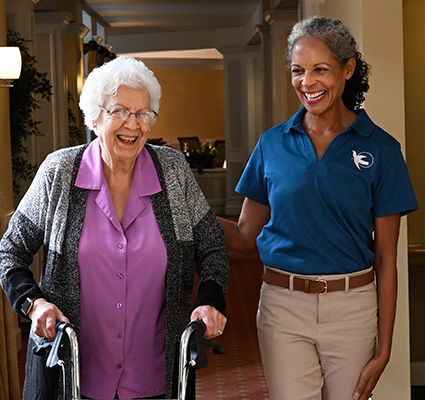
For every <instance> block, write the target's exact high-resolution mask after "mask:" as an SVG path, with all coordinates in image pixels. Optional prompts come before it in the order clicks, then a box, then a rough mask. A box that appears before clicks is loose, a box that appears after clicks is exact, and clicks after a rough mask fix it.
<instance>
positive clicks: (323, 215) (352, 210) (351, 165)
mask: <svg viewBox="0 0 425 400" xmlns="http://www.w3.org/2000/svg"><path fill="white" fill-rule="evenodd" d="M305 113H306V110H305V109H304V108H303V109H301V110H300V111H299V112H298V113H296V114H295V115H294V116H293V117H292V118H291V119H290V120H288V121H286V122H285V123H283V124H280V125H277V126H276V127H274V128H272V129H270V130H268V131H266V132H264V133H263V134H262V135H261V136H260V139H259V141H258V143H257V146H256V147H255V149H254V151H253V153H252V155H251V157H250V159H249V161H248V164H247V166H246V168H245V170H244V172H243V174H242V177H241V179H240V181H239V183H238V185H237V187H236V191H237V192H238V193H240V194H242V195H244V196H246V197H248V198H249V199H252V200H254V201H257V202H259V203H262V204H265V205H269V206H270V207H271V218H270V221H269V223H268V224H267V225H265V226H264V228H263V230H262V232H261V234H260V235H259V236H258V238H257V246H258V249H259V252H260V256H261V260H262V261H263V262H264V263H265V264H266V265H269V266H271V267H275V268H280V269H283V270H285V271H288V272H294V273H301V274H312V275H316V274H317V275H319V274H342V273H351V272H356V271H361V270H364V269H366V268H369V267H371V266H372V265H373V261H374V252H373V231H374V219H375V218H377V217H384V216H388V215H391V214H396V213H401V215H405V214H407V213H409V212H411V211H414V210H416V209H417V208H418V204H417V201H416V198H415V194H414V192H413V188H412V184H411V181H410V178H409V174H408V171H407V167H406V163H405V161H404V158H403V155H402V153H401V150H400V144H399V143H398V142H397V140H395V139H394V138H393V137H392V136H390V135H389V134H388V133H386V132H385V131H383V130H382V129H381V128H379V127H378V126H377V125H375V124H374V123H373V122H372V121H371V119H370V118H369V117H368V115H367V114H366V112H365V111H364V110H360V111H358V112H357V114H358V117H357V119H356V121H355V122H354V123H353V125H352V126H350V127H349V128H348V129H347V130H345V131H344V132H341V133H340V134H339V135H338V136H336V137H335V138H334V139H333V140H332V142H331V143H330V144H329V146H328V148H327V149H326V151H325V153H324V154H323V156H322V158H321V159H320V161H318V160H317V156H316V153H315V150H314V146H313V143H312V142H311V140H310V138H309V137H308V135H307V134H306V132H305V131H304V129H303V127H302V124H301V122H302V118H303V116H304V114H305Z"/></svg>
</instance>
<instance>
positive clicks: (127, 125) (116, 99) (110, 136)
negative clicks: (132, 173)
mask: <svg viewBox="0 0 425 400" xmlns="http://www.w3.org/2000/svg"><path fill="white" fill-rule="evenodd" d="M101 106H102V107H103V108H105V109H106V110H113V109H118V108H124V109H127V110H129V111H130V112H132V113H135V112H137V111H149V110H150V109H151V105H150V98H149V95H148V93H147V92H146V91H145V90H138V89H131V88H128V87H125V86H121V87H119V88H118V90H117V94H116V95H115V96H113V97H111V98H109V99H108V100H106V102H105V103H104V104H101ZM150 125H151V124H150V123H149V122H143V121H142V120H141V119H139V118H136V116H135V115H134V114H132V115H130V117H129V118H128V119H127V120H126V121H123V120H120V119H119V118H118V119H117V118H114V117H113V116H112V115H111V114H108V113H107V112H106V111H103V110H102V111H101V112H100V114H99V118H98V120H97V121H95V126H96V134H97V135H98V137H99V141H100V148H101V153H102V159H103V161H104V162H105V163H107V164H108V165H109V166H111V167H112V166H113V165H114V164H124V163H133V162H135V161H136V158H137V156H138V155H139V154H140V152H141V151H142V149H143V146H144V145H145V143H146V140H147V139H148V135H149V130H150Z"/></svg>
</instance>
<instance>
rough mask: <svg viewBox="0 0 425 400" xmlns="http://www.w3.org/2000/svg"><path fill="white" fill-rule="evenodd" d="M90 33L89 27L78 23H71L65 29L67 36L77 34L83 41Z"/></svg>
mask: <svg viewBox="0 0 425 400" xmlns="http://www.w3.org/2000/svg"><path fill="white" fill-rule="evenodd" d="M89 32H90V29H89V28H87V26H85V25H84V24H78V23H77V22H70V23H69V24H68V25H67V26H66V27H65V33H66V34H67V35H69V34H76V35H78V36H79V37H80V38H81V39H82V38H84V37H85V36H86V35H87V34H88V33H89Z"/></svg>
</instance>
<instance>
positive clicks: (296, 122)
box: [281, 107, 375, 137]
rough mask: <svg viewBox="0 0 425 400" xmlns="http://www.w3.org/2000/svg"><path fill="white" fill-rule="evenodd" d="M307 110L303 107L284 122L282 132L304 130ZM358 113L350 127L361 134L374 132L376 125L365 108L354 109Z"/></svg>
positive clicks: (366, 135) (368, 134)
mask: <svg viewBox="0 0 425 400" xmlns="http://www.w3.org/2000/svg"><path fill="white" fill-rule="evenodd" d="M306 112H307V110H306V109H305V107H303V108H301V109H300V110H299V111H298V112H297V113H295V114H294V115H293V116H292V117H291V118H290V119H288V121H286V122H284V123H283V124H282V127H281V129H282V132H283V133H285V132H286V133H289V132H290V131H291V130H296V131H298V132H304V128H303V126H302V120H303V117H304V115H305V114H306ZM354 112H355V113H356V114H357V118H356V120H355V121H354V123H353V124H352V125H351V126H350V127H349V128H348V129H352V130H354V131H355V132H357V133H358V134H359V135H361V136H364V137H368V136H370V135H371V134H372V131H373V129H374V127H375V124H374V123H373V122H372V120H371V119H370V118H369V116H368V115H367V113H366V111H365V110H364V109H360V110H354Z"/></svg>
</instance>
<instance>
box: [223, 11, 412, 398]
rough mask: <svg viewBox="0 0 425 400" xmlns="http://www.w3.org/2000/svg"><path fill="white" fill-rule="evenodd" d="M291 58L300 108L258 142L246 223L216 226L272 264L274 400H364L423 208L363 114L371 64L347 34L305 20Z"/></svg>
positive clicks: (247, 180) (245, 184)
mask: <svg viewBox="0 0 425 400" xmlns="http://www.w3.org/2000/svg"><path fill="white" fill-rule="evenodd" d="M288 59H289V65H290V70H291V74H292V85H293V87H294V89H295V91H296V93H297V95H298V97H299V99H300V101H301V102H302V104H303V106H304V107H303V108H302V109H301V110H300V111H299V112H297V113H296V114H295V115H294V116H293V117H292V118H291V119H290V120H288V121H287V122H285V123H283V124H280V125H278V126H276V127H274V128H272V129H270V130H268V131H267V132H265V133H263V134H262V135H261V137H260V139H259V141H258V143H257V146H256V148H255V149H254V152H253V153H252V155H251V157H250V160H249V162H248V165H247V166H246V168H245V170H244V172H243V175H242V177H241V179H240V181H239V184H238V186H237V188H236V191H237V192H239V193H241V194H242V195H244V196H245V197H246V198H245V201H244V203H243V207H242V211H241V215H240V218H239V221H238V222H237V223H236V222H233V223H232V222H231V221H228V220H221V221H220V222H222V226H223V227H224V229H225V231H226V234H227V237H226V241H225V243H226V244H227V246H228V247H229V248H230V249H234V250H239V251H246V252H248V251H252V250H253V249H255V248H256V246H258V250H259V253H260V256H261V260H262V261H263V262H264V264H265V266H266V268H265V274H264V276H263V280H264V283H263V286H262V290H261V296H260V304H259V310H258V316H257V327H258V336H259V342H260V349H261V356H262V360H263V364H264V370H265V375H266V380H267V385H268V389H269V394H270V399H271V400H351V399H353V398H354V399H360V400H367V399H368V397H369V396H370V394H371V392H372V390H373V388H374V387H375V385H376V383H377V381H378V379H379V377H380V376H381V374H382V372H383V370H384V368H385V366H386V365H387V363H388V361H389V358H390V351H391V341H392V332H393V324H394V317H395V308H396V293H397V270H396V258H397V240H398V235H399V225H400V216H401V215H405V214H407V213H408V212H411V211H413V210H415V209H416V208H417V207H418V205H417V202H416V199H415V195H414V193H413V190H412V186H411V183H410V179H409V175H408V173H407V169H406V165H405V162H404V159H403V156H402V153H401V151H400V145H399V143H398V142H397V141H396V140H395V139H394V138H393V137H391V136H390V135H389V134H388V133H386V132H384V131H383V130H382V129H381V128H379V127H378V126H376V125H375V124H374V123H373V122H372V121H371V120H370V118H369V117H368V115H367V114H366V112H365V111H364V110H363V109H361V105H362V103H363V101H364V93H365V92H366V91H367V90H368V88H369V85H368V65H367V64H366V63H365V62H364V60H363V59H362V57H361V54H360V53H359V51H358V49H357V44H356V42H355V40H354V38H353V36H352V35H351V34H350V32H349V30H348V29H347V27H345V26H344V25H343V24H342V23H341V21H338V20H333V19H328V18H318V17H314V18H311V19H307V20H304V21H301V22H299V23H298V24H296V25H295V26H294V28H293V30H292V33H291V34H290V36H289V38H288ZM376 72H377V73H378V71H376ZM374 275H375V276H376V284H377V285H376V287H375V283H374Z"/></svg>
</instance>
